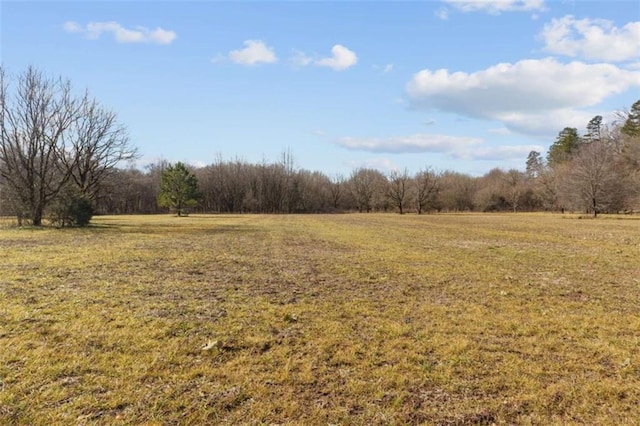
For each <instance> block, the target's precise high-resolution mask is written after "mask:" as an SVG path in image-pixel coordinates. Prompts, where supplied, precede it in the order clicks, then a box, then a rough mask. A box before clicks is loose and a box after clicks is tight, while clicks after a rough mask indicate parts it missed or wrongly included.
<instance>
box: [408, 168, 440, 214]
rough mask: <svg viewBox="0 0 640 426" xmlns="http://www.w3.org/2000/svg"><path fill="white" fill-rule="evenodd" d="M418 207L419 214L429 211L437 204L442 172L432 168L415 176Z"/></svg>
mask: <svg viewBox="0 0 640 426" xmlns="http://www.w3.org/2000/svg"><path fill="white" fill-rule="evenodd" d="M413 180H414V186H415V188H416V190H415V196H416V209H417V210H418V214H422V213H423V212H425V211H428V210H429V209H430V208H432V207H433V206H434V205H435V201H436V197H437V196H438V193H439V192H440V174H439V173H436V172H434V171H433V170H431V169H430V168H427V169H426V170H423V171H420V172H418V174H417V175H416V176H415V177H414V179H413Z"/></svg>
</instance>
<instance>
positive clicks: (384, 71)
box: [373, 64, 393, 74]
mask: <svg viewBox="0 0 640 426" xmlns="http://www.w3.org/2000/svg"><path fill="white" fill-rule="evenodd" d="M373 69H374V70H377V71H380V73H381V74H387V73H390V72H391V71H393V64H386V65H374V66H373Z"/></svg>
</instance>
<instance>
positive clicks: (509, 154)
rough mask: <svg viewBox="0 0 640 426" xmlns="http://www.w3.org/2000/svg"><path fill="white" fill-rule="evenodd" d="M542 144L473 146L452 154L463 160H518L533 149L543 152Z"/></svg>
mask: <svg viewBox="0 0 640 426" xmlns="http://www.w3.org/2000/svg"><path fill="white" fill-rule="evenodd" d="M544 150H545V149H544V147H542V146H540V145H503V146H487V147H478V148H473V149H470V150H468V151H457V152H454V153H453V154H452V156H453V157H454V158H459V159H462V160H487V161H502V160H517V159H521V158H526V156H527V155H528V154H529V153H530V152H531V151H538V152H543V151H544Z"/></svg>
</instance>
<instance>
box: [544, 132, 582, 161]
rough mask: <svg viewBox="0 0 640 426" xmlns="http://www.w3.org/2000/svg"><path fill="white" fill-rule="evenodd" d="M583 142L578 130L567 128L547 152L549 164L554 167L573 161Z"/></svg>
mask: <svg viewBox="0 0 640 426" xmlns="http://www.w3.org/2000/svg"><path fill="white" fill-rule="evenodd" d="M581 144H582V140H581V139H580V136H579V135H578V130H577V129H575V128H573V127H565V128H564V129H562V131H560V133H559V134H558V137H557V138H556V141H555V142H554V143H553V145H551V147H550V148H549V152H547V163H548V164H549V165H550V166H551V167H553V166H556V165H558V164H562V163H564V162H565V161H568V160H570V159H571V157H572V156H573V155H574V154H575V153H576V152H577V151H578V149H579V148H580V145H581Z"/></svg>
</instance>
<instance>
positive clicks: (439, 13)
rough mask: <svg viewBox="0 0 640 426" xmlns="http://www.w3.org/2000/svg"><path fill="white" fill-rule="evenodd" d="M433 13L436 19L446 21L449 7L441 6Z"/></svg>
mask: <svg viewBox="0 0 640 426" xmlns="http://www.w3.org/2000/svg"><path fill="white" fill-rule="evenodd" d="M435 15H436V17H437V18H438V19H440V20H443V21H446V20H447V19H449V9H447V8H446V7H441V8H440V9H438V10H436V11H435Z"/></svg>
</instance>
